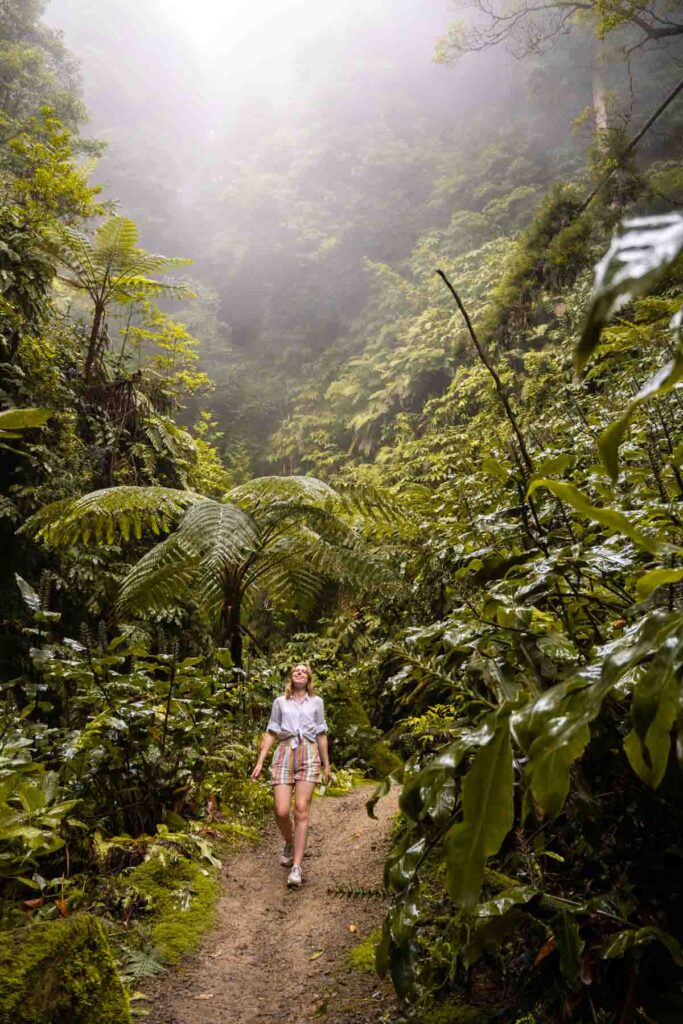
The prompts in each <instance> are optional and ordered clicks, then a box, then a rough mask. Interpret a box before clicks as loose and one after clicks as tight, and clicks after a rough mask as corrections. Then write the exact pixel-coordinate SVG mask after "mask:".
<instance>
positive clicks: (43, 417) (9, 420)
mask: <svg viewBox="0 0 683 1024" xmlns="http://www.w3.org/2000/svg"><path fill="white" fill-rule="evenodd" d="M53 415H54V412H53V410H52V409H37V408H26V409H4V410H3V411H2V412H0V439H1V438H2V437H18V436H19V435H18V434H17V433H15V431H19V430H29V429H31V428H32V427H43V426H44V425H45V424H46V423H47V421H48V420H49V419H50V416H53Z"/></svg>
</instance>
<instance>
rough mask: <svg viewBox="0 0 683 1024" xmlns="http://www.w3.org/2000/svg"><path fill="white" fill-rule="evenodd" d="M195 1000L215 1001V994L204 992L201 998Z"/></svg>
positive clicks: (197, 997) (196, 997)
mask: <svg viewBox="0 0 683 1024" xmlns="http://www.w3.org/2000/svg"><path fill="white" fill-rule="evenodd" d="M195 999H213V992H202V994H201V995H200V996H195Z"/></svg>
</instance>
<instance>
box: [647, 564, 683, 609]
mask: <svg viewBox="0 0 683 1024" xmlns="http://www.w3.org/2000/svg"><path fill="white" fill-rule="evenodd" d="M680 580H683V569H651V570H650V572H646V573H645V574H644V575H643V576H641V577H640V579H639V580H638V583H637V585H636V593H637V594H638V599H639V600H640V601H644V600H645V599H646V598H648V597H649V596H650V594H651V593H652V592H653V591H654V590H656V589H657V588H658V587H663V586H665V585H666V584H667V583H678V582H679V581H680Z"/></svg>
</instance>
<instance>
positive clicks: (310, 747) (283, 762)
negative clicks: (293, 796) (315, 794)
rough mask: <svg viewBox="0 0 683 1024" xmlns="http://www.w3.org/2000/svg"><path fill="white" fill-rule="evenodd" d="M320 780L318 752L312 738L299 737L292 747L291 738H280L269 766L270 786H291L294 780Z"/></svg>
mask: <svg viewBox="0 0 683 1024" xmlns="http://www.w3.org/2000/svg"><path fill="white" fill-rule="evenodd" d="M319 781H320V752H319V751H318V744H317V743H316V742H315V741H314V740H307V739H300V740H299V743H298V746H296V747H292V740H291V739H286V740H280V742H279V743H278V745H277V747H276V748H275V754H274V755H273V763H272V764H271V766H270V784H271V786H283V785H284V786H293V785H294V783H295V782H319Z"/></svg>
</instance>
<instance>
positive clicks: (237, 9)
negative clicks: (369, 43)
mask: <svg viewBox="0 0 683 1024" xmlns="http://www.w3.org/2000/svg"><path fill="white" fill-rule="evenodd" d="M356 6H357V3H356V2H355V0H166V2H165V4H164V10H166V11H168V16H169V18H170V19H172V20H173V21H174V22H175V23H176V24H177V25H178V27H179V28H181V30H182V31H183V33H186V34H187V36H188V37H189V38H190V39H191V40H192V41H193V43H194V44H195V45H196V46H197V48H198V49H200V50H201V51H202V52H203V53H210V54H212V55H213V56H215V57H217V58H220V57H221V56H224V57H225V60H226V63H227V64H232V65H233V69H234V70H237V69H238V68H244V67H250V66H252V67H253V66H258V65H261V64H263V63H265V62H267V61H268V60H269V59H273V58H275V59H277V58H279V57H282V56H284V55H285V54H287V53H291V50H292V47H296V45H297V44H298V43H301V42H304V41H305V40H307V39H309V38H311V37H312V36H315V35H316V34H317V32H319V31H320V30H321V29H324V28H326V27H328V26H331V25H334V24H335V23H337V22H339V21H340V20H341V19H342V18H343V17H344V16H345V15H346V14H347V13H348V11H349V8H351V7H356ZM224 70H225V71H228V72H229V71H230V70H231V68H230V67H229V66H227V67H225V69H224Z"/></svg>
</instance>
